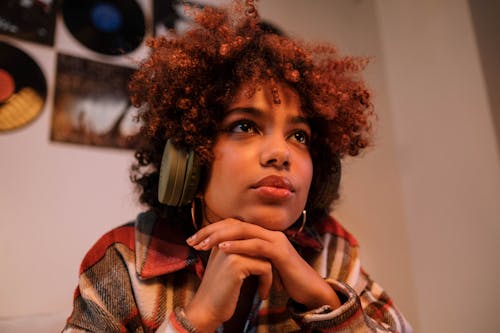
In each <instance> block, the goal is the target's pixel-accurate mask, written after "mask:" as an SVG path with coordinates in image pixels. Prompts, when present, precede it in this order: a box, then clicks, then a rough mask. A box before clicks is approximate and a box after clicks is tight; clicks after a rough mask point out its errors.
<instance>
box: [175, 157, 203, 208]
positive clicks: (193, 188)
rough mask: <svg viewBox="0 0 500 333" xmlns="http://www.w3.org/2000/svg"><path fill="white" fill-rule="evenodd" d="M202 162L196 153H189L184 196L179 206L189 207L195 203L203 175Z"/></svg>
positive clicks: (182, 195) (183, 189) (183, 188)
mask: <svg viewBox="0 0 500 333" xmlns="http://www.w3.org/2000/svg"><path fill="white" fill-rule="evenodd" d="M200 170H201V167H200V162H199V160H198V156H197V155H196V154H195V153H194V151H192V150H190V151H189V156H188V159H187V165H186V173H185V175H184V184H183V187H182V194H181V197H180V201H179V206H183V205H187V204H189V203H191V201H193V199H194V197H195V196H196V192H197V190H198V184H199V182H200V174H201V171H200Z"/></svg>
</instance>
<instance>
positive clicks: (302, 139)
mask: <svg viewBox="0 0 500 333" xmlns="http://www.w3.org/2000/svg"><path fill="white" fill-rule="evenodd" d="M291 138H292V139H294V140H296V141H297V142H298V143H301V144H303V145H305V146H309V141H310V137H309V134H308V133H307V132H306V131H303V130H296V131H295V132H293V133H292V135H291Z"/></svg>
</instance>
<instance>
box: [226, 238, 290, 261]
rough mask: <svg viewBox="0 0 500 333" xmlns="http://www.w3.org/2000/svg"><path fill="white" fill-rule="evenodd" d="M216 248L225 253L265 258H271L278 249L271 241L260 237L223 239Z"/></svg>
mask: <svg viewBox="0 0 500 333" xmlns="http://www.w3.org/2000/svg"><path fill="white" fill-rule="evenodd" d="M218 248H219V249H220V250H221V251H223V252H224V253H227V254H241V255H246V256H250V257H257V258H267V259H269V260H271V261H272V260H273V259H274V257H275V253H276V252H278V251H280V249H279V248H276V245H275V244H273V243H272V242H268V241H266V240H263V239H260V238H251V239H243V240H233V241H223V242H221V243H219V244H218Z"/></svg>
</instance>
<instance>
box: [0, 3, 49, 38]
mask: <svg viewBox="0 0 500 333" xmlns="http://www.w3.org/2000/svg"><path fill="white" fill-rule="evenodd" d="M55 25H56V6H55V3H54V1H52V0H37V1H35V0H2V1H0V34H5V35H9V36H13V37H16V38H20V39H24V40H28V41H31V42H35V43H40V44H44V45H48V46H53V45H54V30H55Z"/></svg>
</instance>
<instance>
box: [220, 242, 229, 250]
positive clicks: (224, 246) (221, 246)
mask: <svg viewBox="0 0 500 333" xmlns="http://www.w3.org/2000/svg"><path fill="white" fill-rule="evenodd" d="M228 247H229V242H222V243H219V248H221V249H227V248H228Z"/></svg>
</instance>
